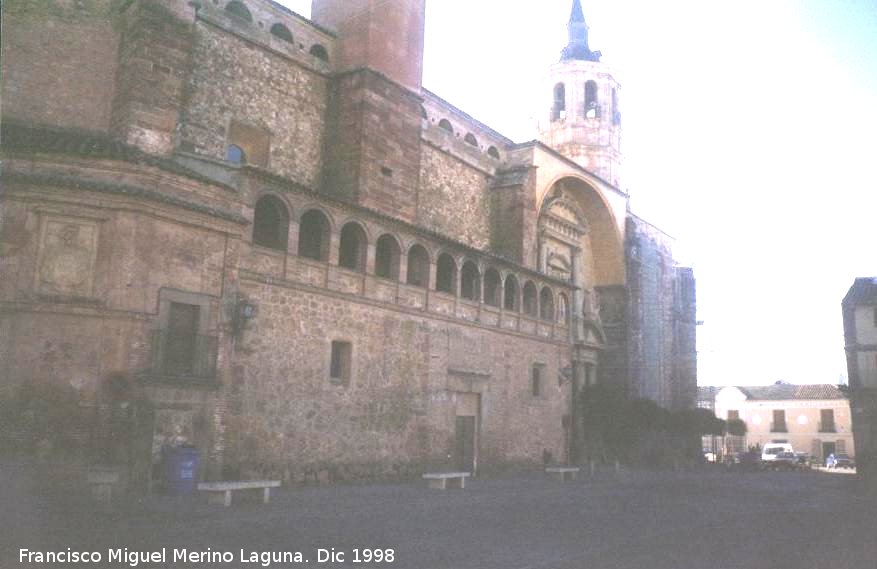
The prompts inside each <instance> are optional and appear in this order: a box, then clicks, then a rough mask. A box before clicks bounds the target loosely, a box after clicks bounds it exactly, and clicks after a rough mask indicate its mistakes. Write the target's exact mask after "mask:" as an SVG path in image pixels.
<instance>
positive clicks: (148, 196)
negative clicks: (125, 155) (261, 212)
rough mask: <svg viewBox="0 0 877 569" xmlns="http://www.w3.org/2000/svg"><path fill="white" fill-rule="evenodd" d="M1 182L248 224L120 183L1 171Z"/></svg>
mask: <svg viewBox="0 0 877 569" xmlns="http://www.w3.org/2000/svg"><path fill="white" fill-rule="evenodd" d="M2 180H3V182H4V184H6V183H20V184H32V185H40V186H57V187H62V188H67V189H73V190H86V191H91V192H98V193H106V194H115V195H121V196H127V197H132V198H138V199H144V200H148V201H152V202H156V203H161V204H165V205H170V206H174V207H179V208H181V209H186V210H189V211H193V212H196V213H201V214H204V215H209V216H211V217H216V218H219V219H223V220H225V221H231V222H233V223H236V224H238V225H247V224H249V220H248V219H247V218H246V217H244V216H242V215H240V214H238V213H235V212H232V211H228V210H225V209H221V208H216V207H211V206H207V205H204V204H200V203H197V202H194V201H190V200H184V199H182V198H178V197H176V196H171V195H168V194H166V193H163V192H159V191H156V190H150V189H147V188H143V187H140V186H133V185H130V184H123V183H120V182H105V181H100V180H89V179H85V178H77V177H74V176H70V175H64V176H61V175H56V174H34V173H23V172H9V173H6V172H4V173H3V174H2Z"/></svg>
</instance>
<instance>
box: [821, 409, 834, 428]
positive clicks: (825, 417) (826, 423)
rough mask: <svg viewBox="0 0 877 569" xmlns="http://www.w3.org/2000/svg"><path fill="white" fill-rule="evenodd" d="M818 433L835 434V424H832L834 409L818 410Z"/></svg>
mask: <svg viewBox="0 0 877 569" xmlns="http://www.w3.org/2000/svg"><path fill="white" fill-rule="evenodd" d="M819 432H820V433H834V432H837V427H835V424H834V409H820V410H819Z"/></svg>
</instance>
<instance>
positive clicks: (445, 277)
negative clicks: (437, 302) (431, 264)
mask: <svg viewBox="0 0 877 569" xmlns="http://www.w3.org/2000/svg"><path fill="white" fill-rule="evenodd" d="M435 290H437V291H438V292H446V293H448V294H453V295H454V296H456V295H457V262H456V261H455V260H454V257H453V255H451V254H450V253H448V252H443V253H441V254H439V256H438V258H437V259H436V262H435Z"/></svg>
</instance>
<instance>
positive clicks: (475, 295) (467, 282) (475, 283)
mask: <svg viewBox="0 0 877 569" xmlns="http://www.w3.org/2000/svg"><path fill="white" fill-rule="evenodd" d="M460 297H461V298H466V299H469V300H474V301H476V302H480V301H481V271H479V270H478V264H477V263H476V262H475V261H473V260H471V259H466V260H465V261H463V268H462V269H460Z"/></svg>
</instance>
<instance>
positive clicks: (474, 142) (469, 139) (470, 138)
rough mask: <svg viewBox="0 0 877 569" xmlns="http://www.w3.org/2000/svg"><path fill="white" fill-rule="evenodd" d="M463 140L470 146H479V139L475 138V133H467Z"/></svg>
mask: <svg viewBox="0 0 877 569" xmlns="http://www.w3.org/2000/svg"><path fill="white" fill-rule="evenodd" d="M463 142H465V143H466V144H468V145H469V146H474V147H475V148H478V139H477V138H475V135H474V134H472V133H471V132H467V133H466V136H464V137H463Z"/></svg>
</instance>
